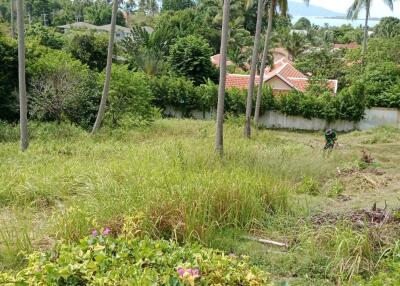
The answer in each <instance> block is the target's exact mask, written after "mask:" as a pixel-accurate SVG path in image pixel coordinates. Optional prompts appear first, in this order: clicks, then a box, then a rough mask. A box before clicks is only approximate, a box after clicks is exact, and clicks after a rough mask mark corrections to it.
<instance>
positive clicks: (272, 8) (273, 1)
mask: <svg viewBox="0 0 400 286" xmlns="http://www.w3.org/2000/svg"><path fill="white" fill-rule="evenodd" d="M304 2H305V3H306V4H307V5H308V3H309V0H304ZM277 7H279V10H280V13H281V14H282V15H284V16H286V14H287V10H288V1H287V0H270V1H269V10H268V27H267V31H266V32H265V40H264V41H265V42H264V50H263V54H262V59H261V66H260V83H259V84H258V90H257V99H256V108H255V112H254V123H255V125H256V126H258V120H259V116H260V106H261V97H262V92H263V82H264V70H265V66H266V62H267V58H268V49H269V44H270V37H271V34H272V22H273V18H274V14H275V13H276V9H277Z"/></svg>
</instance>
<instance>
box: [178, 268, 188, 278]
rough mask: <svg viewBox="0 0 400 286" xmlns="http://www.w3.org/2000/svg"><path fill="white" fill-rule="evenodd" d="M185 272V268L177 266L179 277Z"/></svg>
mask: <svg viewBox="0 0 400 286" xmlns="http://www.w3.org/2000/svg"><path fill="white" fill-rule="evenodd" d="M185 272H186V271H185V269H183V268H182V267H179V268H178V273H179V276H180V277H183V275H184V274H185Z"/></svg>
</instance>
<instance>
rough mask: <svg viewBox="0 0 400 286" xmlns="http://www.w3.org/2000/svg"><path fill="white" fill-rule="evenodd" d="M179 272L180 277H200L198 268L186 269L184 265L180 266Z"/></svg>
mask: <svg viewBox="0 0 400 286" xmlns="http://www.w3.org/2000/svg"><path fill="white" fill-rule="evenodd" d="M178 273H179V276H180V277H182V278H183V277H192V278H194V279H196V278H198V277H200V270H199V269H197V268H194V269H192V268H188V269H184V268H182V267H179V268H178Z"/></svg>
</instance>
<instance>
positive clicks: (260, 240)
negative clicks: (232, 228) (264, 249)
mask: <svg viewBox="0 0 400 286" xmlns="http://www.w3.org/2000/svg"><path fill="white" fill-rule="evenodd" d="M243 238H245V239H249V240H253V241H257V242H259V243H263V244H271V245H275V246H282V247H289V245H288V244H287V243H285V242H278V241H273V240H270V239H264V238H258V237H253V236H244V237H243Z"/></svg>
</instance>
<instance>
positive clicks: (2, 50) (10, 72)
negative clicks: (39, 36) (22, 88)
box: [0, 35, 18, 121]
mask: <svg viewBox="0 0 400 286" xmlns="http://www.w3.org/2000/svg"><path fill="white" fill-rule="evenodd" d="M0 66H1V69H0V120H7V121H14V120H16V119H17V118H18V102H17V93H16V89H17V82H18V74H17V67H18V62H17V44H16V42H15V41H13V40H11V39H9V38H6V37H2V36H1V35H0Z"/></svg>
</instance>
